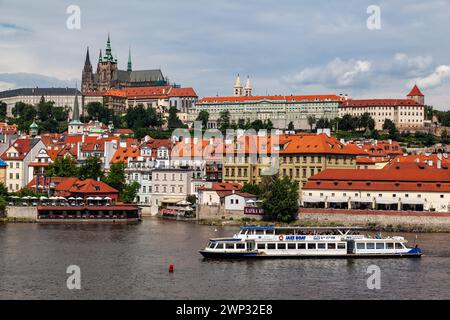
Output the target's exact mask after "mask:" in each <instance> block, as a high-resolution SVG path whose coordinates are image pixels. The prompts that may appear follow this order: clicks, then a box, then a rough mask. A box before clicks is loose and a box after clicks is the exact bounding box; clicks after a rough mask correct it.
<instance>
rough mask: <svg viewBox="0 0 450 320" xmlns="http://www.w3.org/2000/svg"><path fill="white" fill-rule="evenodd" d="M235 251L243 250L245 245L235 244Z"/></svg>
mask: <svg viewBox="0 0 450 320" xmlns="http://www.w3.org/2000/svg"><path fill="white" fill-rule="evenodd" d="M236 249H245V243H236Z"/></svg>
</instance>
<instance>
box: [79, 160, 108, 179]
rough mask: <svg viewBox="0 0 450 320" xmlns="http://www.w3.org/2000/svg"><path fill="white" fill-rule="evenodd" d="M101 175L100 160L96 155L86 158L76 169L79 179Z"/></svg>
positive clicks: (100, 176) (97, 177)
mask: <svg viewBox="0 0 450 320" xmlns="http://www.w3.org/2000/svg"><path fill="white" fill-rule="evenodd" d="M102 177H103V170H102V161H101V159H100V158H98V157H90V158H87V159H86V161H85V162H84V163H83V164H82V165H81V167H80V168H79V170H78V178H80V179H81V180H85V179H94V180H97V179H99V178H102Z"/></svg>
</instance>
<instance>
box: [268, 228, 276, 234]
mask: <svg viewBox="0 0 450 320" xmlns="http://www.w3.org/2000/svg"><path fill="white" fill-rule="evenodd" d="M266 234H275V230H273V229H271V230H266Z"/></svg>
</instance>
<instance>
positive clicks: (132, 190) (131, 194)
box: [119, 181, 141, 203]
mask: <svg viewBox="0 0 450 320" xmlns="http://www.w3.org/2000/svg"><path fill="white" fill-rule="evenodd" d="M140 187H141V186H140V184H139V183H138V182H136V181H133V182H131V183H130V184H126V185H125V187H124V188H123V190H122V192H121V193H120V195H119V200H120V201H122V202H125V203H133V202H134V201H135V199H136V195H137V192H138V190H139V188H140Z"/></svg>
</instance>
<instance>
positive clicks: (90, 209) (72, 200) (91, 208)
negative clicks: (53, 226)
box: [9, 196, 141, 223]
mask: <svg viewBox="0 0 450 320" xmlns="http://www.w3.org/2000/svg"><path fill="white" fill-rule="evenodd" d="M10 198H11V202H10V203H9V205H10V206H11V207H19V208H23V207H32V208H30V210H35V216H36V221H37V222H65V223H67V222H113V223H116V222H138V221H140V220H141V213H140V209H139V207H138V206H137V205H134V204H124V203H121V202H113V201H112V199H111V198H110V197H87V198H85V199H83V198H81V197H69V198H67V199H66V198H64V197H60V196H59V197H58V196H54V197H45V196H42V197H39V198H37V197H29V196H27V197H22V198H20V197H16V196H12V197H10Z"/></svg>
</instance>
